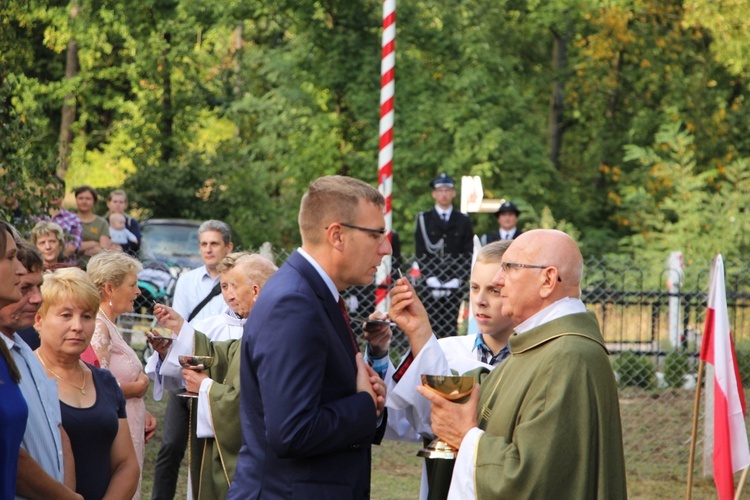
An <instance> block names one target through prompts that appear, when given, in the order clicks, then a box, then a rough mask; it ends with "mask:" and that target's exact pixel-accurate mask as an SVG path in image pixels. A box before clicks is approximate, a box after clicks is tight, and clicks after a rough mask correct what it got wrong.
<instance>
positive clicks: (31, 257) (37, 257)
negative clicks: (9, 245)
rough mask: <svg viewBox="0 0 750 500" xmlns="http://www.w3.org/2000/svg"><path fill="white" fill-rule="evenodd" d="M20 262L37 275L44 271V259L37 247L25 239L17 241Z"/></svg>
mask: <svg viewBox="0 0 750 500" xmlns="http://www.w3.org/2000/svg"><path fill="white" fill-rule="evenodd" d="M16 246H17V247H18V260H19V261H20V262H21V264H23V267H25V268H26V271H28V272H30V273H37V272H40V271H41V270H42V269H44V259H42V254H41V252H40V251H39V249H37V247H36V246H34V245H33V244H31V243H30V242H28V241H26V240H24V239H22V238H21V239H17V240H16Z"/></svg>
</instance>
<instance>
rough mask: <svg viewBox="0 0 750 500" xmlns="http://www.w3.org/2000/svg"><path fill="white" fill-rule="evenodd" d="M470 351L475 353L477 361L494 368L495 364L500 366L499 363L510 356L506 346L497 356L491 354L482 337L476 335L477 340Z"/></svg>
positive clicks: (508, 348) (508, 346)
mask: <svg viewBox="0 0 750 500" xmlns="http://www.w3.org/2000/svg"><path fill="white" fill-rule="evenodd" d="M472 351H476V353H477V359H478V360H479V361H481V362H482V363H487V364H488V365H491V366H495V365H497V364H500V362H501V361H503V360H505V358H507V357H508V356H510V345H509V344H506V345H505V347H503V348H502V349H500V351H499V352H498V353H497V354H493V353H492V349H490V346H488V345H487V344H486V343H485V342H484V337H482V334H481V333H477V340H476V341H475V342H474V347H473V348H472Z"/></svg>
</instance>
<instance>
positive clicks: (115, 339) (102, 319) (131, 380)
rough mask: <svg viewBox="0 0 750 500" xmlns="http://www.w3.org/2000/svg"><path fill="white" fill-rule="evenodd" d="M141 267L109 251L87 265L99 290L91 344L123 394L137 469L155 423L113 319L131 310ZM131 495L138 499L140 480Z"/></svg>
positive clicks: (139, 368) (143, 383) (133, 357)
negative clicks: (136, 490)
mask: <svg viewBox="0 0 750 500" xmlns="http://www.w3.org/2000/svg"><path fill="white" fill-rule="evenodd" d="M142 269H143V266H142V265H141V263H140V262H138V261H137V260H135V259H134V258H132V257H130V256H128V255H126V254H124V253H120V252H113V251H107V252H102V253H100V254H97V255H95V256H93V257H92V258H91V260H90V261H89V265H88V268H87V272H88V275H89V277H90V278H91V281H93V282H94V285H95V286H96V288H97V290H98V291H99V312H98V314H97V317H96V329H95V331H94V337H93V339H92V340H91V345H93V346H94V351H96V356H97V358H99V362H100V363H101V365H102V368H106V369H108V370H109V371H111V372H112V374H113V375H114V376H115V378H116V379H117V381H118V382H119V383H120V387H121V388H122V392H123V394H124V395H125V400H126V401H127V410H128V423H129V424H130V434H131V437H132V440H133V445H134V447H135V453H136V455H137V457H138V463H139V465H140V466H141V468H142V467H143V454H144V448H145V442H146V434H148V437H149V438H150V437H151V435H152V434H153V431H154V427H155V425H156V423H155V421H154V419H153V417H152V416H151V415H150V414H149V413H148V412H147V411H146V403H145V402H144V400H143V398H144V396H145V395H146V391H148V386H149V378H148V377H147V376H146V374H145V373H144V372H143V365H141V360H140V358H139V357H138V354H136V352H135V351H134V350H133V348H132V347H130V346H129V345H128V343H127V342H125V340H124V339H123V338H122V335H121V334H120V332H119V330H118V329H117V326H116V325H115V321H116V320H117V317H118V316H119V315H121V314H123V313H126V312H130V311H132V310H133V305H134V303H135V299H136V298H137V297H138V295H140V293H141V290H140V289H139V288H138V273H139V272H140V271H141V270H142ZM147 424H148V428H147ZM144 429H145V430H146V431H145V432H144ZM135 498H140V481H139V486H138V492H137V493H136V495H135Z"/></svg>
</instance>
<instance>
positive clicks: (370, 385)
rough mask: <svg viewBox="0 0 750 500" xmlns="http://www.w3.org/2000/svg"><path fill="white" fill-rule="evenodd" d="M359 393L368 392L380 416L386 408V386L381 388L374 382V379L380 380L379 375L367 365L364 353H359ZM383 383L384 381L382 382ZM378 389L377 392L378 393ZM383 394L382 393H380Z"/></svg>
mask: <svg viewBox="0 0 750 500" xmlns="http://www.w3.org/2000/svg"><path fill="white" fill-rule="evenodd" d="M356 359H357V392H366V393H367V394H369V395H370V397H371V398H372V402H373V403H374V404H375V411H376V413H377V415H378V417H379V416H380V412H381V411H382V410H383V407H384V406H385V384H383V385H382V387H380V386H379V385H377V382H374V381H373V377H375V378H377V379H378V380H380V377H378V374H377V373H375V371H374V370H373V369H372V368H370V367H369V366H367V364H365V361H364V358H363V357H362V353H357V358H356ZM381 382H382V380H381ZM376 387H377V391H378V392H376ZM379 392H382V393H379Z"/></svg>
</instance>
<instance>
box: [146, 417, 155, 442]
mask: <svg viewBox="0 0 750 500" xmlns="http://www.w3.org/2000/svg"><path fill="white" fill-rule="evenodd" d="M143 433H144V438H145V442H147V443H148V442H149V440H150V439H151V438H152V437H154V434H156V417H155V416H153V415H151V413H149V412H146V427H145V428H144V429H143Z"/></svg>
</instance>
